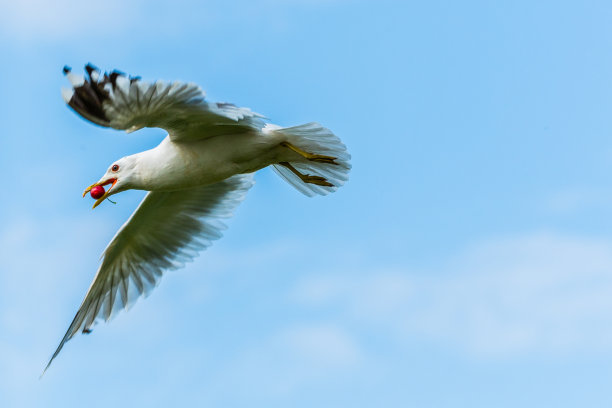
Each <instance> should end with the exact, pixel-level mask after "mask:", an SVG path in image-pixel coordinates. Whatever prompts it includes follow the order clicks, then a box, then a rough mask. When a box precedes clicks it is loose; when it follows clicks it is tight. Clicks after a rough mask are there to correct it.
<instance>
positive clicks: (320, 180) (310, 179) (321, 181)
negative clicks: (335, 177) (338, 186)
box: [278, 162, 334, 187]
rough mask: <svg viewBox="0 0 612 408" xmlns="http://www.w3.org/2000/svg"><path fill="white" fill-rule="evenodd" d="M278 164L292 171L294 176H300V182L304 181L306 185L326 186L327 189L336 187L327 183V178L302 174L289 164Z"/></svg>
mask: <svg viewBox="0 0 612 408" xmlns="http://www.w3.org/2000/svg"><path fill="white" fill-rule="evenodd" d="M278 164H280V165H281V166H284V167H286V168H288V169H289V170H291V172H292V173H293V174H295V175H296V176H298V177H299V178H300V180H302V181H303V182H304V183H310V184H316V185H317V186H325V187H333V186H334V185H333V184H332V183H330V182H329V181H327V180H326V179H325V177H320V176H311V175H309V174H302V173H300V172H299V171H298V170H297V169H296V168H295V167H293V166H292V165H291V164H290V163H288V162H280V163H278Z"/></svg>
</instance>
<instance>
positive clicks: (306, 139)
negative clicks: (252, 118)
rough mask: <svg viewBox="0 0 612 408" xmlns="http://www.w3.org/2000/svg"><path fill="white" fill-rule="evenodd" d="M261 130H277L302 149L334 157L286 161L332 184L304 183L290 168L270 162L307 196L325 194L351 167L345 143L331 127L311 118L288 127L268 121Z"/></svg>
mask: <svg viewBox="0 0 612 408" xmlns="http://www.w3.org/2000/svg"><path fill="white" fill-rule="evenodd" d="M264 132H280V133H282V134H284V135H285V136H286V139H287V141H288V142H289V143H291V144H292V145H294V146H296V147H298V148H299V149H301V150H303V151H305V152H308V153H312V154H318V155H324V156H331V157H334V158H335V160H334V161H333V163H322V162H318V161H310V160H307V159H303V160H299V161H291V162H289V163H290V165H291V166H293V168H294V169H295V170H297V171H299V172H300V173H302V174H304V175H310V176H319V177H324V178H325V179H326V180H327V181H328V182H329V183H330V184H331V186H324V185H323V186H322V185H318V184H312V183H305V182H304V181H302V179H301V178H300V177H298V176H297V175H296V174H295V173H294V172H292V171H291V170H290V169H289V168H287V167H285V166H283V165H281V164H275V165H273V168H274V170H275V171H276V173H277V174H278V175H279V176H281V177H282V178H283V179H284V180H285V181H287V182H288V183H289V184H291V185H292V186H293V187H295V188H296V189H297V190H298V191H299V192H300V193H302V194H305V195H307V196H309V197H312V196H315V195H317V194H318V195H326V194H329V193H332V192H334V191H336V190H337V189H338V187H340V186H342V185H343V184H344V183H345V182H346V181H347V180H348V173H349V170H350V169H351V164H350V163H349V160H350V159H351V155H350V154H349V153H348V152H347V150H346V146H345V145H344V144H343V143H342V141H340V139H339V138H338V137H337V136H336V135H334V134H333V133H332V131H331V130H329V129H327V128H325V127H323V126H321V125H320V124H318V123H314V122H313V123H307V124H304V125H300V126H294V127H290V128H279V127H277V126H274V125H268V126H266V128H264Z"/></svg>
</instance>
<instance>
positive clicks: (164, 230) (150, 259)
mask: <svg viewBox="0 0 612 408" xmlns="http://www.w3.org/2000/svg"><path fill="white" fill-rule="evenodd" d="M252 185H253V177H252V174H248V175H245V174H241V175H236V176H232V177H230V178H228V179H226V180H224V181H221V182H219V183H215V184H211V185H208V186H204V187H199V188H195V189H188V190H180V191H174V192H150V193H148V194H147V195H146V197H145V198H144V199H143V200H142V202H141V203H140V205H139V206H138V208H137V209H136V211H135V212H134V213H133V214H132V216H131V217H130V219H129V220H128V221H127V222H126V223H125V224H124V225H123V226H122V227H121V228H120V229H119V231H118V232H117V234H116V235H115V237H114V238H113V239H112V240H111V242H110V243H109V244H108V246H107V247H106V249H105V250H104V253H103V260H102V264H101V265H100V268H99V269H98V272H97V273H96V276H95V278H94V280H93V282H92V284H91V286H90V287H89V290H88V291H87V294H86V295H85V299H84V300H83V303H82V304H81V307H80V308H79V311H78V312H77V314H76V316H75V317H74V320H73V321H72V323H71V324H70V327H69V328H68V331H67V332H66V334H65V335H64V338H63V339H62V341H61V342H60V344H59V346H58V347H57V350H56V351H55V353H53V356H52V357H51V359H50V361H49V363H48V364H47V367H46V368H45V371H46V370H47V368H49V366H50V365H51V362H52V361H53V359H55V357H57V355H58V354H59V352H60V350H61V349H62V347H63V346H64V344H65V343H66V342H67V341H68V340H70V339H71V338H72V337H73V336H74V335H75V334H76V333H78V332H79V331H82V332H84V333H89V332H90V328H91V327H92V326H93V325H94V324H95V323H96V322H97V320H101V319H104V320H105V321H108V320H109V319H110V318H111V317H112V316H113V315H114V314H115V313H116V312H118V311H120V310H122V309H127V308H128V306H129V305H131V304H132V303H133V302H134V301H135V300H136V299H138V298H139V297H141V296H143V295H147V294H148V293H149V292H150V290H151V289H153V288H154V287H155V286H156V285H157V283H158V282H159V279H160V278H161V276H162V274H163V273H164V271H167V270H170V269H176V268H179V267H181V266H183V264H184V263H185V262H189V261H191V260H192V259H193V258H194V257H195V256H196V255H197V254H198V252H199V251H201V250H202V249H204V248H206V247H208V246H209V245H211V243H212V241H213V240H215V239H218V238H220V237H221V230H223V229H224V228H225V225H224V224H223V222H221V219H222V218H228V217H230V216H231V215H232V212H233V210H234V209H235V208H236V206H237V205H238V204H239V203H240V202H241V201H242V200H243V198H244V197H245V195H246V192H247V190H248V189H249V188H250V187H251V186H252Z"/></svg>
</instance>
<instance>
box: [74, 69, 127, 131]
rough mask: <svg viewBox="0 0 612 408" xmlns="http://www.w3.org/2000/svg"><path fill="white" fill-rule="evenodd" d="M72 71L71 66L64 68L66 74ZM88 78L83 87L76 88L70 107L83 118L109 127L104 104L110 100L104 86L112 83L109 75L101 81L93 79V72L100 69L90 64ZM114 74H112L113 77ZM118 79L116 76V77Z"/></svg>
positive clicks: (87, 70)
mask: <svg viewBox="0 0 612 408" xmlns="http://www.w3.org/2000/svg"><path fill="white" fill-rule="evenodd" d="M71 70H72V69H71V68H70V67H69V66H65V67H64V74H68V73H69V72H70V71H71ZM85 71H86V72H87V78H85V82H83V85H81V86H77V87H74V92H73V94H72V97H71V98H70V101H69V102H68V105H69V106H70V107H71V108H72V109H74V110H75V111H76V112H77V113H78V114H79V115H81V116H82V117H83V118H85V119H87V120H89V121H91V122H93V123H95V124H97V125H100V126H105V127H108V126H109V119H108V118H107V117H106V114H105V113H104V108H103V106H102V105H103V103H104V101H105V100H107V99H108V98H110V94H109V92H108V91H107V90H106V89H104V86H105V85H106V84H107V83H109V82H111V80H110V79H109V77H108V75H106V74H105V75H104V77H103V78H102V79H101V80H97V81H96V80H94V79H93V78H92V73H93V72H99V70H98V68H97V67H96V66H95V65H93V64H91V63H88V64H87V65H85ZM112 76H113V73H111V77H112ZM115 79H116V76H115Z"/></svg>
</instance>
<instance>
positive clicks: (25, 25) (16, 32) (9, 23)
mask: <svg viewBox="0 0 612 408" xmlns="http://www.w3.org/2000/svg"><path fill="white" fill-rule="evenodd" d="M139 3H140V2H134V1H127V2H122V1H119V0H107V1H105V2H104V3H98V2H83V1H77V0H57V1H45V0H20V1H4V2H2V13H0V31H5V32H9V33H11V34H12V35H13V36H17V37H18V38H22V39H23V38H25V39H28V38H32V37H36V38H47V39H58V38H61V39H68V38H70V37H71V36H83V35H86V34H89V35H92V34H94V35H96V34H108V33H111V32H113V30H117V29H118V28H120V27H127V26H128V25H129V23H130V21H131V20H132V19H133V18H134V13H131V10H132V7H133V6H134V5H138V4H139ZM13 38H14V37H13Z"/></svg>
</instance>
